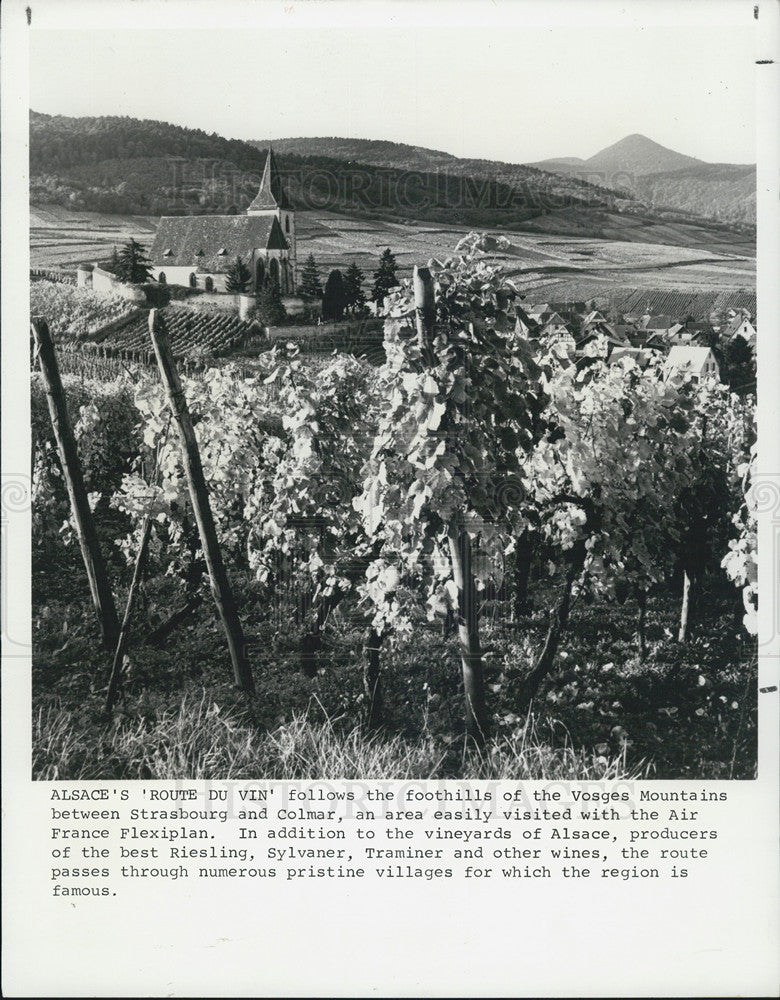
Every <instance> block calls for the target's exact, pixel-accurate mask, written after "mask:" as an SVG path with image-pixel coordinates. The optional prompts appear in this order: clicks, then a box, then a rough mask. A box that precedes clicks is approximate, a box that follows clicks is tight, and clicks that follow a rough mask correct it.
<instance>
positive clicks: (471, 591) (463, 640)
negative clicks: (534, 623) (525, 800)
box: [413, 267, 488, 746]
mask: <svg viewBox="0 0 780 1000" xmlns="http://www.w3.org/2000/svg"><path fill="white" fill-rule="evenodd" d="M413 285H414V307H415V317H416V323H417V342H418V344H419V347H420V350H421V351H422V352H423V355H424V356H426V357H430V352H431V343H430V332H431V330H432V327H433V322H434V319H435V316H436V299H435V293H434V287H433V277H432V275H431V272H430V270H429V269H428V268H427V267H415V269H414V277H413ZM447 534H448V542H449V549H450V562H451V565H452V577H453V580H454V582H455V587H456V588H457V599H458V611H457V621H458V643H459V646H460V662H461V668H462V671H463V688H464V693H465V696H466V732H467V733H468V735H469V736H470V737H471V738H472V739H473V740H474V742H475V743H476V744H477V745H480V746H481V745H482V744H484V742H485V737H486V736H487V732H488V714H487V708H486V706H485V679H484V669H483V663H482V650H481V648H480V644H479V615H478V610H477V595H476V587H475V585H474V574H473V572H472V566H471V539H470V538H469V536H468V532H467V531H465V530H464V529H463V528H462V526H461V525H460V524H459V523H458V515H457V514H455V515H454V520H453V522H452V523H451V524H450V525H449V528H448V532H447Z"/></svg>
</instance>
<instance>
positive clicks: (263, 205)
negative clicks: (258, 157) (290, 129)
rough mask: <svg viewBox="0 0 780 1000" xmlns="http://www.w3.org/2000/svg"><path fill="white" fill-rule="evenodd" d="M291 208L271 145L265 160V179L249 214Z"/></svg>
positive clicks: (249, 209) (250, 207)
mask: <svg viewBox="0 0 780 1000" xmlns="http://www.w3.org/2000/svg"><path fill="white" fill-rule="evenodd" d="M280 208H281V209H289V208H290V203H289V202H288V200H287V196H286V195H285V193H284V188H283V187H282V178H281V177H280V176H279V168H278V167H277V166H276V159H275V157H274V151H273V149H272V148H271V147H270V146H269V147H268V156H267V157H266V160H265V169H264V170H263V179H262V180H261V181H260V190H259V191H258V192H257V196H256V197H255V200H254V201H253V202H252V204H251V205H250V206H249V208H248V209H247V215H260V214H265V213H267V212H275V211H277V210H278V209H280Z"/></svg>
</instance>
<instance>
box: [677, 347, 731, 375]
mask: <svg viewBox="0 0 780 1000" xmlns="http://www.w3.org/2000/svg"><path fill="white" fill-rule="evenodd" d="M666 369H667V371H668V372H669V374H670V375H671V374H677V375H690V376H691V377H692V378H696V379H702V378H717V379H719V378H720V366H719V365H718V361H717V358H716V357H715V355H714V354H713V353H712V350H711V349H710V348H709V347H686V346H683V345H680V344H676V345H675V346H674V347H672V349H671V350H670V351H669V354H668V355H667V358H666Z"/></svg>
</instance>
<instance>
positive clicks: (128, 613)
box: [106, 514, 152, 714]
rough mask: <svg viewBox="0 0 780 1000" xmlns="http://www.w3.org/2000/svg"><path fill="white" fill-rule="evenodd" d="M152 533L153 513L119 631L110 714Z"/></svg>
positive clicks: (146, 523) (145, 526)
mask: <svg viewBox="0 0 780 1000" xmlns="http://www.w3.org/2000/svg"><path fill="white" fill-rule="evenodd" d="M151 534H152V517H151V514H147V515H146V518H145V519H144V524H143V529H142V531H141V544H140V546H139V548H138V555H137V556H136V558H135V568H134V569H133V579H132V581H131V583H130V593H129V594H128V595H127V605H126V606H125V614H124V618H123V619H122V630H121V632H120V633H119V639H118V640H117V644H116V650H115V652H114V663H113V665H112V667H111V677H110V678H109V681H108V692H107V694H106V712H107V713H109V714H110V713H111V709H112V708H113V707H114V700H115V698H116V694H117V691H118V690H119V681H120V678H121V675H122V661H123V659H124V655H125V647H126V646H127V634H128V632H129V630H130V619H131V617H132V615H133V606H134V605H135V595H136V594H137V593H138V586H139V584H140V582H141V577H142V576H143V572H144V566H145V565H146V554H147V552H148V551H149V538H150V536H151Z"/></svg>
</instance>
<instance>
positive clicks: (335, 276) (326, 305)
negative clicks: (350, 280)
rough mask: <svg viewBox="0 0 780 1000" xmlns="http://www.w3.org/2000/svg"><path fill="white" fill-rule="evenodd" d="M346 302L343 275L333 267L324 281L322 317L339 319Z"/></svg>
mask: <svg viewBox="0 0 780 1000" xmlns="http://www.w3.org/2000/svg"><path fill="white" fill-rule="evenodd" d="M346 304H347V303H346V293H345V290H344V276H343V275H342V273H341V271H339V270H337V269H334V270H333V271H331V272H330V274H329V275H328V280H327V281H326V282H325V291H324V293H323V296H322V318H323V319H335V320H339V319H341V318H342V317H343V315H344V309H345V308H346Z"/></svg>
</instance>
